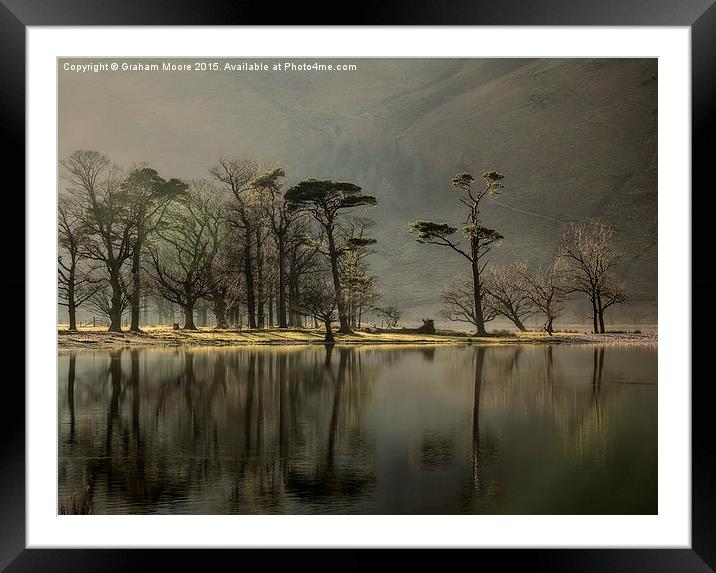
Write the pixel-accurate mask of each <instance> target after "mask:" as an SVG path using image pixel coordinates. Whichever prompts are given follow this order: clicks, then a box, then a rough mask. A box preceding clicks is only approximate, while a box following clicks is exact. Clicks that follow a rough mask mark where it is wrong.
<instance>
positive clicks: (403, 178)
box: [59, 59, 657, 323]
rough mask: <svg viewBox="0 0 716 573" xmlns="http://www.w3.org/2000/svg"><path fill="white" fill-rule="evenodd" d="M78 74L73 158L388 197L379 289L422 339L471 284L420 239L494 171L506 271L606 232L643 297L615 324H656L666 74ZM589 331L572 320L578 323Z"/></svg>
mask: <svg viewBox="0 0 716 573" xmlns="http://www.w3.org/2000/svg"><path fill="white" fill-rule="evenodd" d="M72 61H73V62H81V61H89V60H72ZM94 61H99V60H94ZM143 61H147V62H149V61H151V60H143ZM264 61H266V62H269V63H273V62H274V60H264ZM332 61H333V62H334V63H335V62H338V60H332ZM63 62H64V60H60V62H59V153H60V157H64V156H66V155H68V154H69V153H71V152H72V151H73V150H75V149H97V150H99V151H102V152H103V153H105V154H107V155H109V157H110V158H111V159H112V160H113V161H115V162H117V163H118V164H120V165H123V166H130V165H132V164H134V163H139V162H147V163H148V164H149V165H151V166H152V167H154V168H155V169H157V170H158V171H159V172H160V173H161V174H162V175H163V176H166V177H179V178H185V179H191V178H200V177H207V176H208V167H209V166H210V165H212V164H213V163H214V162H215V161H216V158H217V157H218V156H219V155H224V156H227V157H252V158H257V159H260V160H263V161H265V162H266V163H267V164H274V163H278V164H281V165H283V166H284V167H285V169H286V173H287V176H288V183H289V184H293V183H295V182H297V181H300V180H301V179H304V178H306V177H315V178H334V179H348V180H350V181H353V182H355V183H356V184H358V185H360V186H362V187H363V189H364V190H365V192H366V193H369V194H372V195H375V196H376V197H377V198H378V201H379V204H378V206H377V207H376V208H375V209H373V210H371V211H367V212H365V213H363V212H361V213H356V214H360V215H364V214H365V215H367V216H370V217H371V218H373V219H374V220H375V221H376V225H375V227H374V228H373V231H374V236H375V237H376V238H377V239H378V243H377V245H376V247H375V254H374V255H372V257H371V262H372V269H373V274H374V275H375V276H376V277H377V278H378V282H379V286H380V287H381V289H382V290H383V292H384V299H383V300H384V303H385V304H394V305H396V306H397V307H399V308H400V309H401V310H402V311H403V317H404V321H405V322H407V323H411V322H419V319H420V318H428V317H434V316H435V315H436V313H437V311H438V310H439V308H440V296H439V293H440V290H441V289H442V288H444V287H446V286H448V285H449V283H450V282H452V280H453V279H454V278H455V276H456V275H458V274H460V273H461V272H462V270H463V269H464V268H465V265H464V264H463V261H462V260H459V257H457V255H455V256H453V255H452V254H451V253H449V252H446V251H445V250H444V249H441V248H439V247H433V246H430V245H421V244H417V243H416V242H415V241H414V238H413V236H412V235H410V234H409V232H408V224H409V223H410V222H411V221H413V220H415V219H418V218H420V219H435V220H438V221H441V222H443V221H444V222H450V223H453V224H460V223H462V222H463V218H464V216H463V214H462V209H461V207H462V205H461V204H460V203H459V201H458V199H457V195H456V193H455V191H454V190H453V188H452V186H451V184H450V181H451V178H452V176H453V175H454V174H455V173H456V172H458V171H469V172H472V173H473V174H475V175H479V174H480V173H482V172H483V171H485V170H496V171H500V172H502V173H504V174H505V180H504V184H505V190H504V192H503V194H502V196H501V197H499V198H498V199H497V200H490V201H489V202H488V203H487V204H486V206H485V208H484V209H483V220H484V223H485V224H486V225H487V226H489V227H493V228H495V229H497V230H499V231H500V232H501V233H502V234H503V235H504V237H505V239H504V241H503V242H502V245H501V246H500V247H499V248H497V249H495V251H494V252H493V260H494V261H496V262H508V261H512V260H527V261H529V262H530V263H531V264H534V265H537V264H540V263H544V262H547V261H548V259H549V258H550V256H551V254H552V249H553V246H554V244H555V242H556V241H557V239H558V238H559V236H560V233H561V228H562V226H563V225H564V224H565V223H567V222H569V221H578V220H582V219H585V218H590V217H599V218H602V219H603V220H605V221H607V222H608V223H610V224H611V225H612V226H613V228H614V230H615V241H616V244H617V246H618V248H619V249H620V250H621V251H622V252H623V253H624V261H623V264H622V265H621V267H620V268H619V269H618V274H619V275H620V277H621V278H622V279H623V280H624V281H625V282H626V284H627V286H628V288H629V289H630V290H631V293H632V302H631V303H630V304H629V305H626V306H624V307H623V308H617V309H615V310H614V311H613V312H612V311H611V310H610V314H611V318H612V319H613V320H617V321H619V320H623V321H627V322H633V321H634V320H640V321H655V320H656V299H657V89H656V88H657V81H656V79H657V62H656V60H636V59H629V60H625V59H599V60H592V59H570V60H557V59H539V60H522V59H494V60H480V59H422V60H417V59H358V60H340V63H349V62H350V63H355V64H357V67H358V70H357V71H353V72H305V71H304V72H271V71H269V72H262V73H258V72H256V73H252V72H189V73H180V72H152V73H146V72H104V73H82V74H81V73H73V72H67V71H63ZM584 314H585V310H584V308H583V307H582V306H581V305H579V304H573V305H571V306H570V313H569V315H568V316H567V317H566V319H567V320H577V321H579V320H580V319H581V317H582V316H583V315H584Z"/></svg>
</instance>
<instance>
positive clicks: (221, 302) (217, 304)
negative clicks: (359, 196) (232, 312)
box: [211, 288, 227, 328]
mask: <svg viewBox="0 0 716 573" xmlns="http://www.w3.org/2000/svg"><path fill="white" fill-rule="evenodd" d="M211 298H212V299H213V300H214V309H213V310H214V316H215V317H216V328H226V326H227V325H226V298H225V296H224V291H223V290H221V289H220V288H217V289H214V293H213V294H212V296H211Z"/></svg>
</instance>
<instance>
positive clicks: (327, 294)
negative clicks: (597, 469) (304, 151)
mask: <svg viewBox="0 0 716 573" xmlns="http://www.w3.org/2000/svg"><path fill="white" fill-rule="evenodd" d="M62 167H63V176H64V178H65V180H66V181H67V189H66V190H65V191H63V192H62V193H61V196H60V200H59V244H60V256H59V261H58V263H59V264H58V273H59V295H60V304H63V305H65V306H66V307H67V309H68V315H69V328H70V330H76V328H77V309H78V307H80V306H81V305H87V306H88V307H90V308H91V309H92V310H94V311H96V312H98V313H100V314H102V315H105V316H106V317H107V318H108V320H109V329H110V331H116V332H121V330H122V316H123V315H124V314H125V313H126V312H127V311H128V310H129V314H130V317H131V318H130V326H129V328H130V330H132V331H139V330H140V318H141V310H142V307H143V306H144V305H146V301H147V300H148V299H149V298H154V300H155V304H156V306H157V308H158V309H160V310H161V309H162V308H163V307H164V306H165V305H164V302H167V303H169V305H168V306H170V307H172V308H173V306H174V305H178V306H179V307H180V308H181V309H182V310H183V312H184V328H186V329H195V328H196V326H195V323H194V313H195V309H196V308H197V307H198V305H201V306H202V308H204V309H206V307H207V306H209V307H211V309H212V311H213V314H214V315H215V317H216V326H217V327H218V328H228V327H235V326H239V325H241V324H242V321H243V319H244V317H245V321H246V324H247V326H248V327H249V328H251V329H256V328H264V327H266V326H269V325H273V324H276V325H277V326H278V327H279V328H288V327H290V326H302V324H303V320H304V319H305V317H312V318H313V319H314V321H320V322H321V323H322V324H323V325H324V327H325V331H326V340H327V341H332V340H333V331H332V323H333V322H334V321H335V320H336V319H337V321H338V323H339V329H338V331H339V332H341V333H350V332H351V329H352V328H354V327H356V326H360V324H361V321H362V320H363V317H364V313H365V312H371V313H372V314H374V315H377V316H379V317H381V318H382V319H383V320H384V321H386V322H387V324H388V326H391V327H394V326H396V325H397V322H398V320H399V318H400V311H399V310H398V309H397V308H395V307H394V306H385V307H383V308H379V307H376V306H375V304H376V301H377V300H378V299H379V298H380V292H379V289H378V287H377V285H376V282H375V278H374V277H372V276H370V275H369V268H368V264H367V256H368V255H369V254H370V252H371V246H372V245H373V244H374V243H375V242H376V241H375V239H374V238H372V237H370V236H369V231H370V228H371V226H372V221H371V220H370V219H367V218H364V217H357V216H355V214H354V211H355V210H356V209H357V208H364V207H372V206H374V205H375V204H376V203H377V201H376V198H375V197H373V196H371V195H365V194H364V193H363V192H362V189H361V188H360V187H358V186H357V185H355V184H353V183H350V182H345V181H333V180H315V179H307V180H305V181H301V182H300V183H298V184H297V185H295V186H293V187H291V188H289V189H284V188H285V180H286V174H285V172H284V170H283V169H282V168H281V167H273V168H270V169H265V168H262V167H261V166H260V164H259V163H257V162H255V161H252V160H248V159H225V158H219V159H218V161H217V163H216V164H215V165H214V166H212V167H211V168H210V169H209V170H208V174H209V178H207V179H202V180H194V181H190V182H183V181H180V180H178V179H168V180H166V179H164V178H162V177H161V176H160V175H159V174H158V173H157V171H155V170H154V169H152V168H150V167H148V166H146V165H142V166H138V167H134V168H132V169H130V170H129V171H127V172H123V171H122V170H121V169H120V168H119V167H117V166H116V165H114V164H112V163H111V162H110V160H109V159H108V158H107V157H106V156H105V155H102V154H101V153H99V152H96V151H75V152H74V153H72V154H71V155H70V156H69V157H68V158H66V159H65V160H64V161H62ZM503 179H504V175H503V174H501V173H498V172H495V171H488V172H485V173H483V174H482V185H479V184H478V185H476V179H475V177H473V176H472V175H471V174H469V173H459V174H458V175H456V176H455V177H454V178H453V180H452V184H453V186H454V188H455V189H456V190H457V192H458V199H459V201H460V202H461V203H462V204H463V205H464V207H465V209H466V218H465V221H464V223H463V225H462V237H460V234H459V233H458V230H459V229H458V227H457V226H453V225H450V224H447V223H438V222H434V221H416V222H414V223H413V224H412V225H411V227H410V230H411V232H412V233H414V234H415V235H416V240H417V241H418V242H420V243H428V244H434V245H439V246H442V247H446V248H449V249H450V250H452V251H453V252H454V253H456V254H458V255H460V256H461V257H462V258H464V259H465V260H466V261H467V263H468V269H467V272H466V274H465V275H464V276H461V277H459V278H458V279H457V280H456V281H455V282H454V283H453V284H452V285H451V286H450V287H449V288H447V289H446V290H444V291H443V292H442V299H443V303H444V309H443V311H442V312H441V316H443V317H444V318H447V319H449V320H452V321H461V322H465V323H468V324H470V325H472V326H473V327H474V328H475V330H476V332H477V334H478V335H484V334H486V330H485V324H486V323H488V322H489V321H491V320H493V319H495V318H496V317H498V316H499V317H503V318H505V319H507V320H510V321H512V322H513V323H514V324H515V326H516V327H517V328H518V329H520V330H526V327H525V322H526V321H527V320H528V319H530V318H533V317H536V316H542V317H543V319H544V328H545V330H546V331H547V332H548V333H550V334H552V332H553V331H554V322H555V320H556V319H557V318H558V317H559V316H560V315H561V313H562V312H563V310H564V307H565V304H566V302H567V299H568V297H569V296H570V295H571V294H573V293H581V294H582V295H584V296H586V298H587V299H588V301H589V303H590V304H591V307H592V318H593V328H594V332H604V313H605V311H606V310H607V309H608V308H610V307H612V306H613V305H615V304H619V303H622V302H624V301H625V300H626V299H627V291H626V289H625V287H624V285H623V284H622V283H621V282H620V281H619V280H618V279H617V278H616V276H615V274H614V269H615V267H616V265H617V264H618V263H619V261H620V258H621V256H620V254H619V253H618V252H617V251H616V250H615V249H614V247H613V244H612V243H613V241H612V238H613V237H612V235H613V233H612V230H611V228H610V227H609V226H608V225H606V224H604V223H602V222H599V221H589V222H585V223H580V224H570V225H568V226H567V227H566V229H565V230H564V233H563V236H562V238H561V241H560V242H559V244H558V245H556V246H555V249H554V256H553V260H552V262H551V263H550V264H549V265H547V266H543V267H538V268H536V269H531V268H529V266H528V265H527V264H526V263H524V262H516V263H512V264H509V265H506V266H498V265H495V264H491V262H490V257H489V254H490V252H491V251H492V249H493V248H494V247H495V246H497V245H499V244H500V243H501V242H502V240H503V239H504V237H503V236H502V234H501V233H500V232H498V231H496V230H495V229H492V228H489V227H486V226H484V225H483V224H482V217H481V208H482V206H483V203H484V200H485V198H486V197H489V196H495V195H498V194H499V193H501V191H502V190H503V183H502V181H503Z"/></svg>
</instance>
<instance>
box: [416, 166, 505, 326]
mask: <svg viewBox="0 0 716 573" xmlns="http://www.w3.org/2000/svg"><path fill="white" fill-rule="evenodd" d="M504 177H505V176H504V175H502V174H501V173H497V172H496V171H486V172H484V173H483V174H482V180H483V183H484V185H483V188H482V189H473V183H474V181H475V178H474V177H473V176H472V175H471V174H469V173H458V174H457V175H456V176H455V177H453V180H452V184H453V186H454V187H455V188H456V189H457V190H458V192H460V202H461V203H462V204H463V205H465V207H467V217H466V219H465V224H464V226H463V234H464V236H465V238H466V239H467V241H468V247H467V248H463V247H462V246H461V244H460V242H459V240H456V239H454V238H453V235H454V234H455V232H456V231H457V227H453V226H451V225H448V224H446V223H435V222H433V221H415V222H414V223H412V224H411V225H410V232H411V233H417V234H418V237H417V239H416V240H417V241H418V243H429V244H432V245H440V246H443V247H448V248H450V249H452V250H453V251H455V252H456V253H458V254H459V255H461V256H463V257H465V258H466V259H467V260H468V261H469V262H470V270H471V274H472V293H473V294H472V299H473V303H472V306H473V310H472V312H471V313H470V314H472V315H473V316H474V319H473V320H471V321H470V323H471V324H474V325H475V329H476V330H477V334H478V335H484V334H486V332H485V322H487V321H486V320H485V317H484V315H483V306H484V305H483V298H484V296H485V292H484V285H483V281H482V277H481V274H482V272H483V271H484V270H485V267H486V265H487V261H486V260H485V255H487V253H489V252H490V250H491V248H492V246H493V245H494V244H495V243H498V242H499V241H501V240H502V239H503V236H502V235H501V234H500V233H498V232H497V231H495V230H494V229H489V228H487V227H484V226H482V225H481V224H480V202H481V201H482V199H483V198H484V197H486V196H488V195H498V194H499V193H500V192H501V191H502V188H503V185H502V180H503V179H504ZM464 286H465V285H464V284H463V285H461V287H464ZM460 314H462V313H460Z"/></svg>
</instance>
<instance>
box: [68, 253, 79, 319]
mask: <svg viewBox="0 0 716 573" xmlns="http://www.w3.org/2000/svg"><path fill="white" fill-rule="evenodd" d="M67 314H68V316H69V318H70V328H69V329H70V330H72V331H75V330H77V307H76V305H75V268H74V265H72V268H71V269H70V277H69V280H68V281H67Z"/></svg>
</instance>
